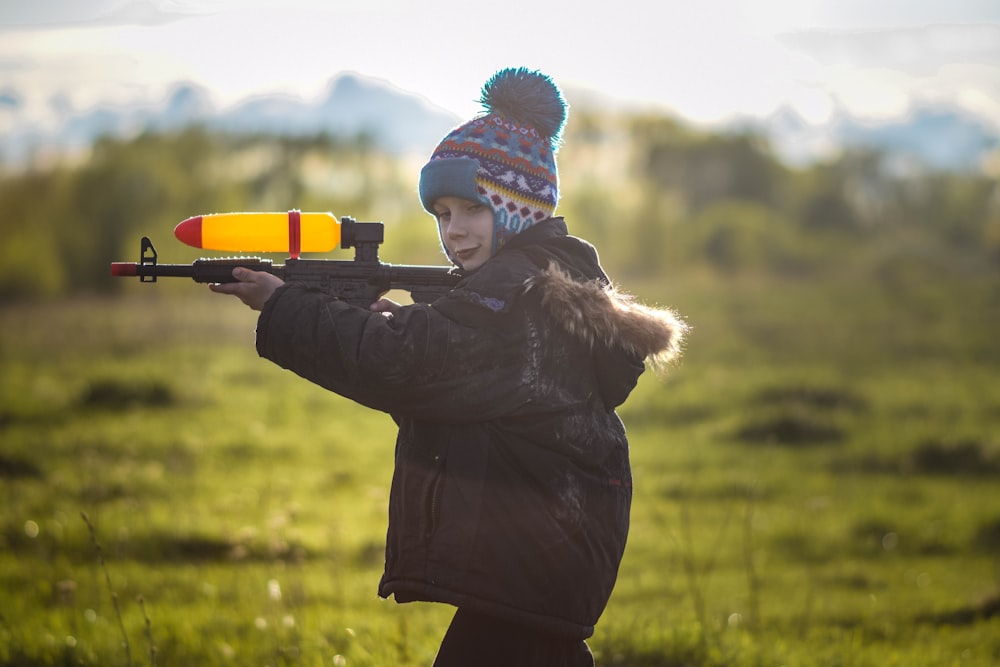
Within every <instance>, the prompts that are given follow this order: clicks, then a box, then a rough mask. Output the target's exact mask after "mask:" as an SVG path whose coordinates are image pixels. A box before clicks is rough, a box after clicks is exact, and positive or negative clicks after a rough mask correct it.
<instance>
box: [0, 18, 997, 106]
mask: <svg viewBox="0 0 1000 667" xmlns="http://www.w3.org/2000/svg"><path fill="white" fill-rule="evenodd" d="M510 65H525V66H528V67H532V68H537V69H541V70H543V71H545V72H546V73H548V74H550V75H551V76H553V77H554V78H555V79H556V81H557V82H559V83H560V84H562V85H563V86H564V87H567V88H570V87H574V88H575V87H587V88H591V89H594V90H595V91H598V92H600V93H601V94H602V95H604V96H606V97H609V98H611V99H612V100H615V101H618V102H621V103H642V104H653V105H657V106H660V107H663V108H666V109H669V110H671V111H674V112H676V113H678V114H680V115H682V116H683V117H685V118H688V119H690V120H694V121H701V122H714V121H719V120H724V119H727V118H730V117H732V116H734V115H766V114H768V113H771V112H773V111H774V110H776V109H778V108H779V107H781V106H783V105H787V106H790V107H792V108H794V109H795V110H796V111H798V112H799V113H800V114H802V115H803V116H804V117H805V118H807V119H808V120H811V121H813V122H821V121H822V120H824V119H825V118H827V117H828V116H829V114H830V113H831V112H832V110H833V109H834V108H836V107H838V106H841V107H845V108H847V109H850V110H851V111H853V112H855V113H858V114H864V115H868V116H876V117H886V116H894V115H897V114H901V113H905V112H906V111H907V110H908V109H909V108H910V107H911V105H913V104H914V103H942V102H947V103H952V104H958V105H960V106H962V107H964V108H966V109H968V110H971V111H974V112H976V113H977V114H979V115H981V116H983V117H985V118H987V119H990V120H991V121H992V122H994V123H996V124H998V125H1000V2H996V0H947V1H942V0H880V1H879V2H873V1H872V0H696V1H692V0H615V1H614V2H601V3H597V2H594V3H591V2H586V1H583V2H581V0H506V1H505V2H501V3H496V2H472V1H469V0H461V1H459V0H439V1H436V0H422V1H421V2H415V1H409V0H352V1H345V0H245V1H240V0H203V1H201V2H199V1H197V0H0V96H2V95H3V94H4V93H8V94H10V93H11V92H16V93H17V94H18V95H19V96H20V97H21V99H22V100H23V101H24V102H25V103H27V104H29V105H30V108H31V109H32V112H33V113H38V114H45V113H48V110H49V109H51V108H52V106H53V105H64V106H65V105H69V106H71V107H73V108H85V107H87V106H89V105H90V104H92V103H94V102H95V101H98V100H105V99H108V98H112V99H115V100H118V101H121V102H122V103H126V102H131V101H137V100H145V101H150V100H157V99H163V96H164V94H165V91H166V90H167V89H168V87H169V85H170V84H171V83H172V82H175V81H178V80H186V81H191V82H194V83H197V84H200V85H202V86H204V87H205V88H207V89H208V90H209V91H210V92H211V94H212V95H213V96H214V97H215V99H216V101H217V103H218V104H219V105H220V106H224V105H227V104H232V103H234V102H236V101H238V100H239V99H241V98H243V97H245V96H248V95H253V94H259V93H267V92H276V91H277V92H285V93H293V94H296V95H300V96H302V97H305V98H313V97H315V96H319V95H322V94H324V93H325V91H326V89H327V86H328V83H329V81H330V79H331V78H332V77H333V76H335V75H336V74H338V73H340V72H343V71H354V72H358V73H360V74H363V75H367V76H371V77H374V78H378V79H382V80H384V81H387V82H389V83H391V84H393V85H395V86H397V87H399V88H402V89H404V90H406V91H409V92H414V93H418V94H420V95H422V96H423V97H425V98H426V99H427V100H428V101H430V102H432V103H434V104H436V105H438V106H441V107H444V108H446V109H449V110H451V111H453V112H454V113H455V114H457V115H458V116H459V117H460V118H463V119H464V118H469V117H471V116H472V115H473V114H475V113H476V112H478V111H479V107H478V105H477V104H476V103H475V100H476V98H477V97H478V93H479V89H480V87H481V86H482V84H483V82H484V81H485V80H486V79H487V78H488V77H489V75H490V74H492V72H493V71H495V70H496V69H498V68H500V67H504V66H510ZM0 106H2V105H0ZM0 111H2V109H0Z"/></svg>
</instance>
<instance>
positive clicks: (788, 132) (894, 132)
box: [0, 73, 1000, 171]
mask: <svg viewBox="0 0 1000 667" xmlns="http://www.w3.org/2000/svg"><path fill="white" fill-rule="evenodd" d="M26 92H27V91H18V90H16V89H12V88H10V87H9V86H8V87H6V88H0V162H3V163H7V164H13V165H17V164H21V163H23V162H25V161H26V160H28V159H30V157H31V156H32V155H37V154H42V155H45V154H48V153H56V154H60V153H72V152H75V151H80V150H83V149H86V148H87V147H88V146H90V145H91V143H92V142H93V141H94V139H95V138H97V137H99V136H102V135H112V136H130V135H134V134H137V133H139V132H142V131H143V130H146V129H154V130H173V129H177V128H181V127H184V126H187V125H190V124H193V123H199V124H202V125H204V126H206V127H209V128H212V129H219V130H224V131H228V132H240V133H280V134H285V135H308V134H315V133H319V132H325V133H328V134H330V135H332V136H335V137H339V138H343V139H352V138H355V137H358V136H365V137H366V138H367V139H369V140H371V142H372V143H373V144H374V145H375V146H377V147H379V148H381V149H383V150H385V151H387V152H389V153H391V154H409V153H418V154H427V153H429V152H430V151H431V150H432V149H433V147H434V146H435V145H436V143H437V142H438V141H439V140H440V139H441V137H442V136H444V134H445V133H446V132H447V131H448V130H449V129H451V128H452V127H454V125H455V124H457V123H458V122H459V121H460V120H462V119H459V118H457V117H455V116H454V115H453V114H451V113H449V112H447V111H445V110H443V109H440V108H437V107H434V106H433V105H431V104H430V103H428V102H427V101H426V100H424V99H423V98H421V97H419V96H417V95H414V94H411V93H408V92H405V91H402V90H399V89H397V88H394V87H391V86H389V85H388V84H386V83H383V82H381V81H378V80H375V79H370V78H366V77H363V76H360V75H357V74H351V73H346V74H341V75H339V76H337V77H335V78H334V79H332V80H331V81H330V83H329V86H328V88H327V91H326V93H325V95H322V96H319V97H318V98H317V99H311V100H310V99H303V98H299V97H294V96H291V95H281V94H269V95H260V96H255V97H251V98H247V99H245V100H243V101H241V102H240V103H238V104H236V105H235V106H232V107H229V108H225V109H220V108H217V107H216V105H215V104H214V103H213V101H212V97H211V95H210V93H209V91H207V90H206V89H204V88H201V87H199V86H197V85H195V84H191V83H180V84H178V85H176V86H175V87H174V88H173V89H172V90H171V91H170V92H169V93H168V95H167V96H166V98H165V99H164V100H161V101H159V102H157V103H149V104H146V105H129V106H123V105H114V104H99V105H96V106H94V107H91V108H87V109H82V110H81V109H77V108H74V106H73V105H72V104H71V103H70V102H69V101H68V96H67V95H58V94H57V95H54V96H51V97H50V98H49V99H48V102H47V104H46V105H45V106H44V108H39V107H38V105H37V104H36V105H34V106H32V105H31V104H29V103H28V99H29V97H28V95H26V94H25V93H26ZM572 92H573V94H572V95H570V94H569V93H570V91H567V98H568V99H570V102H571V104H577V103H579V104H580V105H581V108H584V107H587V108H590V107H595V106H600V105H601V102H600V101H599V100H600V98H597V99H598V101H594V100H593V99H590V98H586V97H580V98H579V99H577V97H576V96H577V95H578V94H580V93H579V91H572ZM607 106H608V108H611V107H612V106H615V108H616V110H617V111H618V112H620V111H622V107H621V105H620V104H618V105H612V103H611V102H607ZM713 129H714V130H715V131H720V132H725V131H733V130H736V131H742V130H751V131H753V132H755V133H758V134H761V135H763V136H765V137H766V138H767V139H768V140H769V141H770V142H771V145H772V146H773V148H774V151H775V153H776V155H777V156H778V157H779V158H781V159H782V160H784V161H786V162H788V163H790V164H792V165H803V164H808V163H810V162H813V161H815V160H817V159H821V158H823V157H827V156H830V155H835V154H836V152H837V151H838V150H840V148H842V147H851V148H873V149H878V150H882V151H885V152H888V153H891V154H892V155H893V157H895V158H898V159H897V160H896V162H897V163H898V164H904V165H911V164H916V165H924V166H929V167H932V168H935V169H946V170H953V171H979V170H980V169H981V165H982V164H983V162H984V161H985V159H986V157H987V156H988V155H989V154H990V153H991V152H995V151H997V150H998V147H1000V129H998V128H997V127H996V126H995V125H990V124H988V123H986V122H985V121H984V120H983V119H981V118H977V117H974V116H972V115H970V114H968V113H966V112H963V111H960V110H958V109H957V108H944V107H938V108H919V109H916V110H914V111H913V112H912V113H911V114H910V115H908V116H906V117H902V118H895V119H888V120H884V121H881V122H874V121H866V120H862V119H859V118H856V117H854V116H852V115H851V114H850V113H849V112H847V111H846V110H844V109H838V110H836V111H835V112H834V114H833V115H832V116H831V117H830V118H829V119H827V120H826V121H824V122H822V123H810V122H807V121H806V120H805V119H803V118H802V117H801V116H799V115H798V114H796V112H795V111H793V110H791V109H788V108H784V109H781V110H779V111H777V112H776V113H774V114H772V115H771V116H769V117H767V118H763V119H756V118H755V119H741V120H739V121H737V122H734V123H732V124H730V125H728V126H726V127H716V128H713Z"/></svg>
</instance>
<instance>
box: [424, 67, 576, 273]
mask: <svg viewBox="0 0 1000 667" xmlns="http://www.w3.org/2000/svg"><path fill="white" fill-rule="evenodd" d="M480 103H481V104H482V105H483V108H484V110H485V113H483V114H482V115H480V116H477V117H476V118H473V119H472V120H471V121H469V122H468V123H465V124H463V125H460V126H458V127H456V128H455V129H454V130H452V131H451V132H449V133H448V135H447V136H446V137H445V138H444V139H443V140H442V141H441V143H440V144H439V145H438V147H437V148H435V149H434V152H433V153H432V154H431V157H430V160H429V161H428V162H427V164H426V165H424V168H423V169H422V170H421V171H420V186H419V192H420V202H421V203H422V204H423V206H424V208H425V209H427V211H428V212H430V213H431V214H432V215H433V214H434V209H433V204H434V201H435V200H436V199H437V198H438V197H446V196H452V197H461V198H462V199H468V200H470V201H481V202H483V203H484V204H487V205H488V206H490V207H491V208H492V209H493V231H494V233H493V249H492V253H496V251H498V250H499V249H500V248H502V247H503V245H504V244H505V243H506V242H507V240H508V239H510V238H511V237H512V236H514V235H515V234H517V233H519V232H522V231H524V230H525V229H527V228H528V227H531V226H532V225H534V224H535V223H537V222H540V221H542V220H545V219H547V218H551V217H552V214H553V213H554V212H555V209H556V203H557V202H558V201H559V174H558V171H557V169H556V158H555V153H556V150H557V149H558V145H559V139H560V135H561V133H562V129H563V126H564V125H565V124H566V116H567V114H568V106H567V104H566V102H565V100H564V99H563V96H562V93H561V92H560V90H559V88H558V87H557V86H556V84H555V83H554V82H553V81H552V79H550V78H549V77H548V76H546V75H544V74H542V73H541V72H537V71H533V70H528V69H525V68H523V67H519V68H508V69H504V70H500V71H499V72H497V73H496V74H494V75H493V76H492V77H491V78H490V80H489V81H487V82H486V85H484V86H483V90H482V97H481V98H480ZM492 253H491V254H492Z"/></svg>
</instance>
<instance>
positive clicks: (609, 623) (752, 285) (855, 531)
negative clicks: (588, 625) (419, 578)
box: [0, 276, 1000, 667]
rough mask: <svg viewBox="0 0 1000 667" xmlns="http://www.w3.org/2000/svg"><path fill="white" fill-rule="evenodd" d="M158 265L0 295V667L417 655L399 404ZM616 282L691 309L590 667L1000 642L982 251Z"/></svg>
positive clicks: (636, 433)
mask: <svg viewBox="0 0 1000 667" xmlns="http://www.w3.org/2000/svg"><path fill="white" fill-rule="evenodd" d="M180 283H181V281H178V284H166V283H158V284H157V285H153V286H150V285H135V286H134V288H135V289H131V288H130V289H129V290H127V294H126V295H125V296H123V297H122V298H121V299H118V300H96V299H95V300H85V299H81V300H75V301H71V302H58V303H47V304H34V305H8V306H6V307H4V308H0V441H2V446H0V494H2V495H0V508H2V509H0V665H18V666H31V665H151V664H156V665H229V664H233V665H400V666H406V665H429V664H430V662H431V661H432V659H433V656H434V653H435V650H436V648H437V645H438V642H439V641H440V638H441V636H442V634H443V632H444V630H445V629H446V626H447V623H448V621H449V619H450V615H451V610H450V609H449V608H446V607H442V606H438V605H397V604H395V603H394V602H391V601H389V602H387V601H383V600H380V599H378V598H377V596H376V595H375V587H376V584H377V581H378V577H379V575H380V573H381V565H382V547H383V539H384V535H385V529H386V503H387V498H388V488H389V481H390V475H391V460H392V450H393V437H394V430H393V425H392V422H391V420H390V419H389V418H388V417H386V416H384V415H380V414H376V413H372V412H370V411H368V410H366V409H363V408H361V407H359V406H356V405H354V404H352V403H350V402H348V401H346V400H344V399H341V398H339V397H336V396H334V395H332V394H330V393H328V392H325V391H323V390H321V389H319V388H317V387H313V386H311V385H309V384H307V383H306V382H304V381H302V380H300V379H298V378H297V377H295V376H293V375H292V374H290V373H287V372H285V371H282V370H280V369H278V368H277V367H274V366H273V365H271V364H269V363H268V362H264V361H262V360H260V359H258V358H257V356H256V354H255V352H254V350H253V328H254V324H255V318H254V316H253V314H252V313H251V312H250V311H248V310H246V309H245V308H244V307H243V306H242V305H240V304H239V303H238V302H236V301H235V300H230V299H226V298H221V297H217V296H213V295H209V294H208V293H207V291H206V290H205V288H204V287H203V286H196V285H192V284H191V283H189V282H186V281H183V284H180ZM914 285H920V287H919V288H917V287H914ZM633 288H634V289H636V291H637V292H638V293H639V295H640V296H641V297H644V298H645V299H646V300H648V301H658V302H660V303H663V304H669V305H672V306H674V307H676V308H677V309H678V310H679V311H680V312H681V313H683V314H684V315H685V316H686V317H687V318H688V320H689V322H690V324H691V325H692V327H693V331H692V335H691V338H690V342H689V344H688V348H687V353H686V356H685V359H684V360H683V362H682V363H681V364H680V365H678V366H676V367H674V368H672V369H670V371H669V372H668V373H666V374H663V375H659V376H658V375H655V374H647V375H646V376H644V378H643V379H642V381H641V382H640V385H639V387H638V389H637V391H636V392H635V394H633V396H632V398H631V399H630V400H629V402H627V403H626V404H625V406H624V408H623V409H622V411H621V412H622V416H623V419H624V420H625V422H626V425H627V427H628V428H629V432H630V437H631V442H632V457H633V467H634V477H635V503H634V508H633V525H632V532H631V536H630V542H629V546H628V549H627V552H626V556H625V560H624V563H623V565H622V569H621V573H620V577H619V583H618V586H617V588H616V591H615V594H614V596H613V597H612V600H611V603H610V606H609V607H608V609H607V611H606V613H605V614H604V616H603V618H602V620H601V622H600V623H599V624H598V628H597V633H596V635H595V636H594V637H593V638H592V640H591V642H590V643H591V646H592V648H593V650H594V652H595V655H596V656H597V662H598V665H605V666H610V665H622V666H634V667H654V666H655V667H680V666H690V667H697V666H702V665H705V666H708V665H711V666H721V665H748V666H749V665H753V666H757V665H761V666H763V665H774V666H778V665H789V666H793V665H794V666H805V667H808V666H824V667H826V666H830V667H833V666H841V665H843V666H847V665H850V666H857V667H867V666H871V667H875V666H880V667H881V666H884V665H907V666H912V665H935V666H937V665H962V666H983V667H985V666H987V665H995V664H998V663H1000V493H998V488H1000V486H998V481H1000V381H998V371H1000V346H998V345H997V342H996V335H997V332H998V331H1000V285H998V283H997V280H996V278H995V276H993V277H977V276H968V277H965V278H962V279H961V280H960V281H959V279H958V278H955V279H954V280H949V281H945V282H938V281H922V282H916V281H914V282H913V283H912V284H911V286H910V287H904V288H900V287H899V286H898V285H896V286H894V287H892V288H891V289H890V287H889V286H887V284H883V283H879V282H877V281H875V282H873V281H865V280H862V279H857V280H854V281H852V280H847V279H845V280H843V281H840V282H838V283H830V284H824V285H817V284H812V283H801V284H796V283H790V282H787V283H786V282H781V281H776V280H764V279H745V280H739V281H732V282H724V281H720V280H718V279H711V278H695V277H689V278H688V279H686V280H683V281H679V282H677V283H676V284H674V283H672V284H669V285H665V286H662V285H661V286H656V287H653V286H648V287H646V288H643V287H642V286H639V287H638V288H636V287H635V286H633ZM84 517H86V519H85V518H84ZM91 530H92V531H93V532H91Z"/></svg>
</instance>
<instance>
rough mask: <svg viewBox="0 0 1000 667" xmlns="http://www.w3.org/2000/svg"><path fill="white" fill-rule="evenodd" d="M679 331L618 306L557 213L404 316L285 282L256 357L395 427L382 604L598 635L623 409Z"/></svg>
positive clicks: (611, 543) (667, 317) (613, 537)
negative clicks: (647, 365)
mask: <svg viewBox="0 0 1000 667" xmlns="http://www.w3.org/2000/svg"><path fill="white" fill-rule="evenodd" d="M682 329H683V325H681V324H680V323H679V322H678V321H677V320H675V319H674V318H673V317H672V315H671V314H670V313H668V312H666V311H654V310H651V309H647V308H644V307H642V306H639V305H638V304H635V303H632V302H630V301H628V300H627V299H624V298H621V297H619V296H618V295H616V294H615V293H614V291H613V290H611V289H610V287H609V286H608V279H607V277H606V276H605V275H604V272H603V271H602V269H601V267H600V265H599V263H598V257H597V253H596V252H595V250H594V249H593V247H592V246H590V245H589V244H587V243H586V242H584V241H581V240H580V239H577V238H574V237H571V236H568V235H567V232H566V226H565V223H564V222H563V221H562V219H560V218H554V219H551V220H548V221H545V222H543V223H540V224H539V225H536V226H534V227H532V228H530V229H528V230H526V231H525V232H522V233H521V234H519V235H517V236H515V237H514V238H513V239H511V240H510V241H509V243H508V244H507V245H506V246H505V247H504V248H503V249H502V250H501V251H500V252H499V253H497V254H496V255H495V256H494V257H493V258H492V259H490V260H489V261H488V262H487V263H486V264H484V265H483V266H482V267H481V268H480V269H479V270H477V271H476V272H474V273H472V274H471V275H469V276H467V277H466V278H465V279H464V280H463V281H462V282H461V283H460V284H459V285H458V286H457V287H456V288H455V289H454V290H452V291H451V292H449V293H448V294H447V295H446V296H444V297H442V298H440V299H438V300H437V301H435V302H434V303H433V304H430V305H426V304H423V305H420V304H418V305H411V306H405V307H403V308H402V309H401V311H400V312H399V313H397V314H396V315H395V316H394V317H392V318H387V317H386V316H384V315H382V314H379V313H371V312H369V311H367V310H365V309H363V308H358V307H355V306H351V305H348V304H345V303H343V302H340V301H337V300H335V299H333V298H331V297H329V296H327V295H325V294H323V293H322V292H318V291H312V290H309V289H306V288H304V287H302V286H298V285H295V284H289V285H287V286H283V287H282V288H280V289H279V291H278V292H276V293H275V295H274V296H273V297H272V298H271V299H270V300H269V301H268V303H267V304H266V306H265V308H264V310H263V312H262V313H261V316H260V320H259V322H258V329H257V349H258V352H259V353H260V355H261V356H263V357H266V358H268V359H271V360H272V361H274V362H275V363H277V364H279V365H280V366H282V367H284V368H288V369H290V370H292V371H294V372H296V373H298V374H299V375H301V376H302V377H304V378H306V379H308V380H311V381H313V382H316V383H317V384H320V385H322V386H324V387H327V388H329V389H331V390H332V391H334V392H337V393H338V394H341V395H343V396H346V397H348V398H350V399H353V400H355V401H357V402H359V403H361V404H363V405H366V406H369V407H372V408H375V409H378V410H383V411H385V412H388V413H390V414H391V415H392V416H393V418H394V419H395V420H396V422H397V423H398V425H399V435H398V439H397V442H396V467H395V473H394V476H393V480H392V489H391V492H390V498H389V531H388V536H387V545H386V562H385V574H384V576H383V578H382V581H381V583H380V585H379V594H380V595H381V596H383V597H388V596H389V595H394V596H395V598H396V600H397V601H399V602H408V601H413V600H426V601H438V602H446V603H450V604H453V605H457V606H459V607H468V608H470V609H475V610H477V611H480V612H484V613H489V614H493V615H496V616H499V617H503V618H506V619H508V620H511V621H517V622H522V623H526V624H529V625H532V626H534V627H538V628H541V629H545V630H548V631H552V632H557V633H563V634H566V635H570V636H573V637H578V638H586V637H588V636H590V635H591V634H592V633H593V629H594V624H595V623H596V621H597V619H598V617H599V616H600V614H601V612H602V611H603V609H604V606H605V604H606V603H607V601H608V597H609V596H610V594H611V589H612V587H613V585H614V582H615V578H616V576H617V572H618V566H619V563H620V561H621V557H622V552H623V550H624V548H625V539H626V534H627V532H628V525H629V504H630V501H631V496H632V482H631V472H630V469H629V458H628V443H627V441H626V437H625V429H624V427H623V426H622V423H621V421H620V420H619V418H618V416H617V414H616V413H615V411H614V408H615V407H616V406H618V405H619V404H620V403H621V402H622V401H624V400H625V398H626V397H627V396H628V394H629V392H630V391H631V390H632V388H633V387H634V386H635V383H636V381H637V379H638V377H639V375H640V374H641V373H642V372H643V369H644V359H645V358H646V357H648V356H649V355H658V354H665V355H669V354H671V353H674V352H676V350H677V345H678V343H679V340H680V335H681V332H682Z"/></svg>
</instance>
